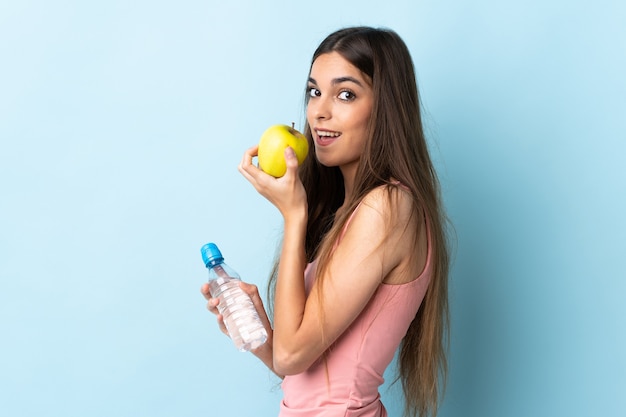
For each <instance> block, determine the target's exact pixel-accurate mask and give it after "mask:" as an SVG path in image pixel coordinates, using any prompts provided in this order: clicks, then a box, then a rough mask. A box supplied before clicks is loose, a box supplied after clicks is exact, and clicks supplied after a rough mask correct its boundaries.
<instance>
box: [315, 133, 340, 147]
mask: <svg viewBox="0 0 626 417" xmlns="http://www.w3.org/2000/svg"><path fill="white" fill-rule="evenodd" d="M315 135H316V136H317V142H318V143H319V144H320V145H322V146H325V145H329V144H331V143H332V142H334V141H335V140H336V139H337V138H338V137H339V136H341V132H334V131H332V130H315Z"/></svg>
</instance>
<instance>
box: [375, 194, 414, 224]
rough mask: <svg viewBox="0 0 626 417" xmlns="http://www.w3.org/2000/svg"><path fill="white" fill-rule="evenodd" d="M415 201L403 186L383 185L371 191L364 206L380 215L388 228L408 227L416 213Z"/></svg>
mask: <svg viewBox="0 0 626 417" xmlns="http://www.w3.org/2000/svg"><path fill="white" fill-rule="evenodd" d="M414 204H415V202H414V199H413V197H412V196H411V193H410V192H409V191H408V190H407V189H405V188H403V187H402V186H395V185H382V186H379V187H376V188H374V189H373V190H371V191H370V192H369V193H368V194H367V195H366V196H365V197H364V198H363V205H365V206H367V207H369V208H370V209H372V210H374V211H375V212H377V213H379V214H380V215H381V217H382V218H383V219H386V220H387V221H388V226H394V225H406V224H407V222H408V221H409V220H410V218H411V217H412V214H413V213H414V208H415V207H414Z"/></svg>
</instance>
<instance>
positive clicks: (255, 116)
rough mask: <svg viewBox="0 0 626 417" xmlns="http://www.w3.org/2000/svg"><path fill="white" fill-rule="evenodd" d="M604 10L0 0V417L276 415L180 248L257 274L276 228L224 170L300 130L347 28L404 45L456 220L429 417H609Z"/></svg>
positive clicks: (614, 88)
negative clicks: (311, 85) (437, 402)
mask: <svg viewBox="0 0 626 417" xmlns="http://www.w3.org/2000/svg"><path fill="white" fill-rule="evenodd" d="M624 22H626V6H625V5H624V2H622V1H617V0H615V1H608V0H599V1H598V0H595V1H544V0H523V1H522V0H519V1H496V0H478V1H474V2H466V1H460V0H437V1H434V0H432V1H409V0H406V1H397V0H389V1H385V2H380V1H376V2H375V1H364V0H358V1H357V0H350V1H343V2H338V1H336V0H320V1H318V2H309V3H298V4H296V3H295V2H288V1H273V2H253V1H247V2H241V1H231V2H228V4H227V3H226V2H210V1H194V0H177V1H175V2H174V1H143V0H141V1H132V2H129V1H120V0H108V1H106V2H105V1H98V2H95V1H94V2H82V1H76V0H74V1H72V0H66V1H60V0H57V1H36V0H31V1H29V0H22V1H19V2H17V1H7V0H2V1H0V57H1V58H0V59H1V65H0V140H1V147H0V279H1V287H0V334H1V341H2V342H1V345H0V346H1V347H0V349H1V355H0V404H1V405H0V408H1V409H2V410H3V411H2V414H3V415H7V416H139V415H150V416H153V417H156V416H227V415H228V416H274V415H276V414H277V411H278V403H279V401H280V398H281V393H280V389H279V387H278V381H277V379H276V378H274V377H273V376H272V375H270V373H269V372H268V371H267V370H266V369H264V367H263V365H261V364H260V363H259V362H258V361H256V359H255V358H254V357H252V356H251V355H249V354H242V353H239V352H237V351H236V350H235V349H234V348H233V346H232V344H231V342H230V341H229V340H228V339H227V338H225V337H224V336H223V335H221V334H220V333H219V331H218V329H217V326H216V325H215V322H214V319H213V317H212V316H211V315H210V314H209V313H207V312H206V310H205V303H204V301H203V299H202V297H201V295H200V293H199V287H200V285H201V284H202V283H203V282H204V281H205V279H206V272H205V270H204V266H203V265H202V262H201V259H200V252H199V249H200V247H201V246H202V245H203V244H204V243H206V242H207V241H214V242H216V243H218V245H219V246H220V247H221V249H222V251H223V252H224V254H225V256H226V260H227V262H228V263H229V264H230V265H231V266H233V267H235V269H237V270H238V271H239V272H240V273H241V275H242V276H243V277H244V278H245V279H246V280H247V281H250V282H253V283H256V284H258V285H259V286H261V287H262V286H264V285H265V283H266V277H267V272H268V268H269V266H270V263H271V258H272V256H273V254H274V248H275V245H276V243H277V241H278V237H279V235H280V228H281V220H280V218H279V216H278V214H277V212H276V211H275V210H274V209H273V207H272V206H271V205H270V204H269V203H267V202H266V201H265V200H263V199H262V198H261V197H260V196H258V195H257V194H256V193H255V191H254V189H253V188H252V187H251V186H250V185H249V184H248V183H247V182H246V181H245V180H244V179H243V177H242V176H241V175H239V173H238V172H237V169H236V166H237V164H238V162H239V159H240V158H241V155H242V154H243V151H244V149H245V148H247V147H248V146H251V145H253V144H254V143H256V142H257V141H258V138H259V137H260V135H261V133H262V132H263V130H264V129H265V128H266V127H268V126H269V125H271V124H275V123H290V122H292V121H294V122H296V126H302V124H303V119H304V106H303V104H302V103H303V89H304V83H305V78H306V75H307V71H308V67H309V59H310V56H311V54H312V53H313V50H314V48H315V46H316V45H317V44H318V43H319V42H320V41H321V40H322V39H323V37H324V36H325V35H327V34H328V33H329V32H331V31H333V30H335V29H337V28H339V27H342V26H345V25H354V24H367V25H374V26H387V27H391V28H393V29H395V30H396V31H397V32H398V33H399V34H400V35H401V36H402V37H403V38H404V39H405V41H406V42H407V44H408V46H409V48H410V50H411V53H412V54H413V58H414V61H415V63H416V67H417V71H418V81H419V85H420V88H421V94H422V100H423V104H424V121H425V125H426V129H427V134H428V137H429V140H430V143H431V147H432V152H433V157H434V159H435V161H436V164H437V167H438V170H439V173H440V175H441V180H442V185H443V192H444V197H445V201H446V204H447V207H448V211H449V215H450V217H451V219H452V221H453V223H454V225H455V233H456V245H455V252H454V264H453V271H452V276H451V285H450V291H451V292H450V296H451V309H452V320H453V327H452V330H453V331H452V339H451V353H450V368H451V370H450V378H449V384H448V390H447V395H446V397H445V401H444V403H443V406H442V410H441V414H440V415H441V416H444V417H445V416H460V415H463V416H476V417H478V416H481V417H484V416H497V417H499V416H506V417H517V416H520V417H521V416H555V415H567V416H580V417H582V416H617V415H626V395H624V393H626V354H625V352H626V331H625V330H626V324H625V318H626V306H625V304H624V295H625V294H626V284H625V283H624V281H625V278H626V274H625V273H624V267H623V257H624V240H625V238H626V225H625V222H624V213H626V185H625V184H626V172H625V169H624V164H623V161H624V156H625V154H626V128H625V121H626V81H625V80H626V77H625V76H624V74H626V24H625V23H624ZM392 379H393V375H392V373H391V372H390V374H389V375H388V381H390V380H392ZM382 394H383V398H384V401H385V402H386V405H387V407H388V409H389V412H390V415H392V416H398V415H399V414H400V411H401V408H402V406H401V402H400V399H399V388H398V386H395V385H394V386H392V387H389V384H388V383H386V384H385V387H384V388H383V391H382Z"/></svg>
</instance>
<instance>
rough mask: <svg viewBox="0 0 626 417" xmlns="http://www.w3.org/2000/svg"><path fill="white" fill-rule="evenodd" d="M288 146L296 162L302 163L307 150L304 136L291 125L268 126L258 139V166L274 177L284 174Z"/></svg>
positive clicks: (307, 145)
mask: <svg viewBox="0 0 626 417" xmlns="http://www.w3.org/2000/svg"><path fill="white" fill-rule="evenodd" d="M288 147H290V148H292V149H293V151H294V153H295V156H296V158H297V159H298V164H302V162H304V159H305V158H306V156H307V154H308V152H309V143H308V141H307V139H306V137H305V136H304V135H303V134H302V133H300V132H299V131H298V130H296V129H295V128H294V127H293V126H287V125H274V126H270V127H269V128H268V129H267V130H266V131H265V132H264V133H263V135H261V139H260V141H259V145H258V155H257V158H258V159H257V161H258V163H259V168H261V169H262V170H263V171H264V172H266V173H267V174H269V175H271V176H273V177H276V178H279V177H282V176H283V175H285V172H287V163H286V160H285V149H287V148H288Z"/></svg>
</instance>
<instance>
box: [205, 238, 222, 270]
mask: <svg viewBox="0 0 626 417" xmlns="http://www.w3.org/2000/svg"><path fill="white" fill-rule="evenodd" d="M200 253H202V260H203V261H204V265H205V266H206V267H209V266H213V265H215V264H218V263H222V262H224V257H223V256H222V252H220V250H219V249H218V248H217V245H216V244H215V243H207V244H206V245H204V246H203V247H202V248H201V249H200Z"/></svg>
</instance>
